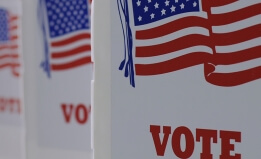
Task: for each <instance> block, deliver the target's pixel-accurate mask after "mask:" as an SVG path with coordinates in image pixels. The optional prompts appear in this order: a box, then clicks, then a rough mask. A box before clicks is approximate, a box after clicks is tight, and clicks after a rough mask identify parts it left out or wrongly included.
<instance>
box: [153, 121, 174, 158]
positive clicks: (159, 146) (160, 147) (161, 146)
mask: <svg viewBox="0 0 261 159" xmlns="http://www.w3.org/2000/svg"><path fill="white" fill-rule="evenodd" d="M150 132H151V134H152V138H153V141H154V145H155V149H156V152H157V155H158V156H164V154H165V149H166V146H167V142H168V139H169V134H170V133H171V127H170V126H163V133H164V137H163V141H162V143H161V142H160V135H159V134H160V126H158V125H151V126H150Z"/></svg>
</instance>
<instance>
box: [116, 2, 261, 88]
mask: <svg viewBox="0 0 261 159" xmlns="http://www.w3.org/2000/svg"><path fill="white" fill-rule="evenodd" d="M118 4H120V5H119V6H121V7H119V12H120V17H121V19H123V18H122V17H124V18H125V20H126V19H128V16H127V15H128V14H129V13H128V14H127V13H126V8H127V7H126V5H129V4H128V2H127V1H125V2H122V1H120V3H118ZM124 4H125V5H124ZM260 8H261V3H260V2H258V1H254V0H253V1H239V0H215V1H209V0H202V1H200V0H146V1H142V0H132V9H133V21H134V27H132V33H133V34H134V35H135V38H133V39H134V40H133V44H134V46H133V50H134V51H133V53H134V54H135V55H134V57H135V59H134V60H133V61H135V62H133V67H134V69H135V72H136V75H138V76H151V75H160V74H164V73H169V72H174V71H178V70H182V69H185V68H188V67H192V66H195V65H199V64H204V74H205V78H206V80H207V81H208V82H209V83H212V84H214V85H219V86H237V85H241V84H244V83H247V82H250V81H253V80H256V79H259V78H261V9H260ZM124 11H125V12H124ZM126 17H127V18H126ZM126 21H128V20H126ZM123 31H124V33H125V34H124V36H125V37H126V39H127V40H126V41H130V40H131V39H130V38H128V35H127V34H126V29H125V28H124V29H123ZM121 66H122V65H121ZM124 66H125V72H128V71H126V69H127V70H128V69H129V67H127V66H128V65H127V64H125V65H124ZM122 69H123V67H122ZM128 75H129V74H128ZM125 76H126V74H125Z"/></svg>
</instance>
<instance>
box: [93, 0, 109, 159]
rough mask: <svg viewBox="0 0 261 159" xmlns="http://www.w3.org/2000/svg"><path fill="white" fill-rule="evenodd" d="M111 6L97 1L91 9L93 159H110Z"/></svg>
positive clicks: (99, 0) (100, 0)
mask: <svg viewBox="0 0 261 159" xmlns="http://www.w3.org/2000/svg"><path fill="white" fill-rule="evenodd" d="M110 3H111V1H104V0H94V1H93V9H92V35H94V36H93V37H92V49H93V50H92V51H93V52H94V54H93V55H94V57H92V58H93V61H94V69H95V73H94V86H93V89H94V90H93V94H94V96H93V97H92V98H94V99H93V100H94V101H93V102H94V107H93V115H94V122H93V124H94V125H93V127H92V128H93V129H94V130H93V137H94V139H93V140H94V143H93V144H94V145H93V146H94V159H111V61H110V59H111V52H110V49H111V48H110V47H111V43H110V42H111V37H110V29H111V23H110ZM105 26H106V27H105ZM101 46H102V47H101Z"/></svg>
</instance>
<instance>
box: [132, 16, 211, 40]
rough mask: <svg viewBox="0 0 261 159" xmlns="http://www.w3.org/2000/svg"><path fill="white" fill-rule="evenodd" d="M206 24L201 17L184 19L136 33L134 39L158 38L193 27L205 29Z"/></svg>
mask: <svg viewBox="0 0 261 159" xmlns="http://www.w3.org/2000/svg"><path fill="white" fill-rule="evenodd" d="M207 22H208V21H207V20H206V19H204V18H201V17H194V16H190V17H185V18H182V19H178V20H175V21H172V22H169V23H167V24H163V25H161V26H158V27H155V28H152V29H147V30H139V31H136V39H138V40H142V39H153V38H158V37H161V36H164V35H168V34H170V33H173V32H176V31H178V30H181V29H184V28H188V27H193V26H200V27H207V26H208V24H207Z"/></svg>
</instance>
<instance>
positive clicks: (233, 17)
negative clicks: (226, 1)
mask: <svg viewBox="0 0 261 159" xmlns="http://www.w3.org/2000/svg"><path fill="white" fill-rule="evenodd" d="M259 14H261V3H259V4H255V5H252V6H249V7H246V8H242V9H240V10H236V11H233V12H229V13H223V14H212V15H210V16H211V19H212V21H211V24H212V25H213V26H218V25H225V24H229V23H234V22H237V21H240V20H243V19H247V18H250V17H253V16H255V15H259Z"/></svg>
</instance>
